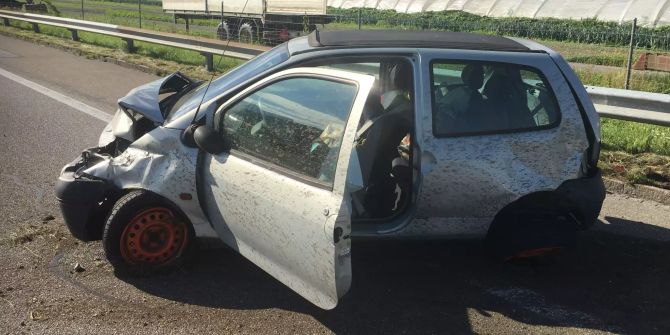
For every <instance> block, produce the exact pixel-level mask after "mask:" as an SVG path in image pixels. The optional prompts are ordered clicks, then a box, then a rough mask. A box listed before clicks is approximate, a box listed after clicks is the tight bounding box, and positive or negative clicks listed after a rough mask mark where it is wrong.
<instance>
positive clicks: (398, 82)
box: [389, 62, 413, 91]
mask: <svg viewBox="0 0 670 335" xmlns="http://www.w3.org/2000/svg"><path fill="white" fill-rule="evenodd" d="M389 80H390V81H391V83H392V84H393V87H395V89H397V90H401V91H410V90H412V88H413V85H412V68H411V67H410V66H409V65H408V64H407V63H405V62H399V63H398V64H396V65H395V66H393V68H392V69H391V72H390V73H389Z"/></svg>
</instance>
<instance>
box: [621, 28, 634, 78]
mask: <svg viewBox="0 0 670 335" xmlns="http://www.w3.org/2000/svg"><path fill="white" fill-rule="evenodd" d="M636 27H637V18H634V19H633V25H632V27H631V28H630V45H629V46H628V63H627V64H626V81H625V82H624V84H623V88H624V89H628V84H629V83H630V72H631V71H630V69H631V64H632V63H633V48H634V47H635V28H636Z"/></svg>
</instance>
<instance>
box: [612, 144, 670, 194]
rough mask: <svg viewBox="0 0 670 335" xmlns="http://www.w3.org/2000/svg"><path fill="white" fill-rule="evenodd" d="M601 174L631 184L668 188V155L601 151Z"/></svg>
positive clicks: (669, 178) (669, 173) (669, 187)
mask: <svg viewBox="0 0 670 335" xmlns="http://www.w3.org/2000/svg"><path fill="white" fill-rule="evenodd" d="M599 166H600V168H601V169H602V170H603V175H604V176H607V177H610V178H614V179H617V180H621V181H625V182H628V183H633V184H643V185H650V186H655V187H659V188H663V189H670V157H668V156H663V155H657V154H653V153H641V154H629V153H626V152H623V151H603V152H601V154H600V162H599Z"/></svg>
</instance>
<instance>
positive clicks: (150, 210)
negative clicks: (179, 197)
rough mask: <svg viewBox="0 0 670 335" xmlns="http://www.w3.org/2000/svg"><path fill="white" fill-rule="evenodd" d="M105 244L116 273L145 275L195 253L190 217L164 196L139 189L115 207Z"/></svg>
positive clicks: (104, 237) (108, 224)
mask: <svg viewBox="0 0 670 335" xmlns="http://www.w3.org/2000/svg"><path fill="white" fill-rule="evenodd" d="M102 245H103V247H104V250H105V254H106V255H107V259H108V260H109V262H110V263H111V264H112V266H113V267H114V270H115V271H116V272H117V273H119V274H126V275H136V276H146V275H151V274H155V273H158V272H167V271H169V270H173V269H174V268H176V267H178V266H180V265H182V264H183V263H185V261H186V260H187V259H188V258H190V256H191V255H192V254H193V251H194V248H195V234H194V231H193V227H192V226H191V224H190V222H189V221H188V219H187V218H185V217H184V215H182V214H181V213H180V212H178V211H176V210H174V208H173V207H172V206H170V205H169V204H168V203H167V202H166V201H165V200H163V199H162V198H160V197H158V196H157V195H154V194H152V193H150V192H147V191H141V190H138V191H132V192H130V193H128V194H126V195H124V196H123V197H121V198H120V199H119V200H118V201H117V202H116V204H115V205H114V207H113V208H112V211H111V213H110V214H109V216H108V217H107V221H106V223H105V230H104V232H103V236H102Z"/></svg>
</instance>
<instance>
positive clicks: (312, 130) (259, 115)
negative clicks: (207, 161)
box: [219, 77, 358, 185]
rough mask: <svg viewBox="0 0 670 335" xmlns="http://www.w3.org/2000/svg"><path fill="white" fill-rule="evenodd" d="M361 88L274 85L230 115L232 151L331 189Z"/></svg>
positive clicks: (327, 83) (316, 81)
mask: <svg viewBox="0 0 670 335" xmlns="http://www.w3.org/2000/svg"><path fill="white" fill-rule="evenodd" d="M357 90H358V88H357V86H356V85H355V84H352V83H345V82H339V81H334V80H330V79H325V78H309V77H290V78H288V79H283V80H280V81H277V82H273V83H271V84H270V85H268V86H265V87H263V88H261V89H259V90H257V91H255V92H254V93H252V94H250V95H248V96H247V97H245V98H244V99H242V100H241V101H239V102H237V103H236V104H235V105H233V106H232V107H230V108H228V109H227V110H226V111H225V114H224V116H223V118H222V121H221V122H222V125H221V127H220V128H219V129H222V131H223V136H226V137H227V138H228V139H229V140H230V141H231V143H232V148H233V149H235V150H238V151H241V152H243V153H245V154H248V155H251V156H254V157H257V158H260V159H261V160H263V161H265V162H268V163H271V164H274V165H277V166H279V167H282V168H284V169H288V170H290V171H292V172H295V173H298V174H299V175H302V176H306V177H309V178H313V179H316V180H318V181H320V182H321V183H325V184H328V185H332V182H333V177H334V175H335V167H336V164H337V157H338V155H339V151H340V145H341V143H342V137H343V135H344V128H345V125H346V123H347V119H348V117H349V112H350V111H351V108H352V105H353V102H354V99H355V97H356V93H357Z"/></svg>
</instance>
